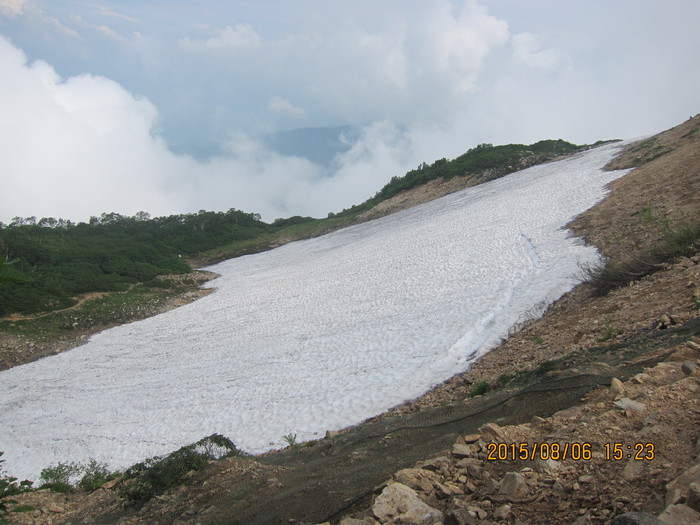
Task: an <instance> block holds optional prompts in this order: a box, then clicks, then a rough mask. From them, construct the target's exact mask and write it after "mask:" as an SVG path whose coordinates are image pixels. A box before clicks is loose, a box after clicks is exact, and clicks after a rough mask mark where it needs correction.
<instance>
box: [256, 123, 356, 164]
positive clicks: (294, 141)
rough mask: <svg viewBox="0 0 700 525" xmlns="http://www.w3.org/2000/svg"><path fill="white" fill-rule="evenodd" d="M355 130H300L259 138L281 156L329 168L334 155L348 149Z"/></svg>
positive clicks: (349, 127) (326, 128)
mask: <svg viewBox="0 0 700 525" xmlns="http://www.w3.org/2000/svg"><path fill="white" fill-rule="evenodd" d="M356 137H357V130H356V129H355V128H353V127H351V126H338V127H320V128H300V129H293V130H289V131H281V132H279V133H274V134H272V135H267V136H264V137H261V141H262V142H263V144H264V145H265V146H267V147H268V148H270V149H271V150H273V151H276V152H277V153H279V154H281V155H286V156H295V157H305V158H307V159H309V160H310V161H311V162H314V163H316V164H320V165H322V166H330V164H331V163H332V162H333V159H334V158H335V156H336V155H338V154H341V153H344V152H346V151H348V150H349V149H350V147H351V146H352V143H353V142H354V139H355V138H356Z"/></svg>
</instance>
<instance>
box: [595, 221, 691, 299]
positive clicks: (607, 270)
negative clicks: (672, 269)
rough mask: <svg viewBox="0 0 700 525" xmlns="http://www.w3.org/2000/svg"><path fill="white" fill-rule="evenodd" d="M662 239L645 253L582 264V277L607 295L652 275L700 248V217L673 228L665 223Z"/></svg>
mask: <svg viewBox="0 0 700 525" xmlns="http://www.w3.org/2000/svg"><path fill="white" fill-rule="evenodd" d="M664 229H665V232H664V237H663V239H662V241H660V242H659V243H658V244H657V245H656V246H654V247H652V248H650V249H649V250H648V251H647V252H646V253H645V254H643V255H640V256H637V257H632V258H629V259H627V260H625V261H623V262H618V263H615V262H612V261H606V262H605V263H603V264H599V265H595V266H590V267H586V268H582V277H583V279H584V280H585V281H586V282H588V283H589V284H590V285H591V286H592V287H593V291H594V292H595V294H596V295H599V296H604V295H607V294H608V293H610V292H611V291H613V290H615V289H617V288H621V287H622V286H627V285H628V284H630V283H632V282H634V281H638V280H640V279H642V278H643V277H646V276H647V275H651V274H653V273H655V272H657V271H658V270H660V269H662V268H663V265H664V263H668V262H670V261H673V260H674V259H677V258H678V257H682V256H688V255H692V254H694V253H696V252H697V251H698V249H700V221H697V222H696V223H692V224H686V225H683V226H681V227H679V228H677V229H672V228H670V227H668V225H665V228H664Z"/></svg>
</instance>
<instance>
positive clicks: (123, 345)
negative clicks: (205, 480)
mask: <svg viewBox="0 0 700 525" xmlns="http://www.w3.org/2000/svg"><path fill="white" fill-rule="evenodd" d="M618 148H619V146H614V145H613V146H606V147H601V148H597V149H594V150H591V151H589V152H586V153H584V154H580V155H577V156H575V157H572V158H569V159H566V160H562V161H559V162H553V163H549V164H545V165H542V166H536V167H533V168H530V169H528V170H524V171H521V172H518V173H514V174H511V175H509V176H507V177H504V178H502V179H498V180H494V181H491V182H489V183H487V184H483V185H481V186H477V187H474V188H470V189H467V190H464V191H461V192H458V193H455V194H452V195H449V196H447V197H443V198H441V199H438V200H436V201H433V202H430V203H426V204H424V205H421V206H418V207H415V208H412V209H409V210H405V211H403V212H400V213H397V214H394V215H391V216H388V217H385V218H383V219H379V220H375V221H372V222H368V223H365V224H361V225H357V226H353V227H351V228H347V229H345V230H342V231H338V232H335V233H332V234H329V235H325V236H323V237H319V238H316V239H310V240H307V241H301V242H295V243H292V244H288V245H285V246H283V247H280V248H278V249H276V250H272V251H270V252H266V253H262V254H257V255H250V256H245V257H240V258H237V259H232V260H229V261H226V262H223V263H221V264H219V265H217V266H214V267H212V268H210V269H211V270H213V271H216V272H218V273H220V274H221V277H220V278H219V279H217V280H216V281H214V282H213V283H210V286H213V287H216V289H217V290H216V292H215V293H213V294H211V295H208V296H207V297H204V298H202V299H200V300H198V301H196V302H194V303H192V304H189V305H186V306H183V307H181V308H178V309H176V310H172V311H170V312H167V313H165V314H162V315H159V316H157V317H153V318H150V319H146V320H143V321H140V322H136V323H132V324H128V325H124V326H120V327H117V328H113V329H111V330H107V331H105V332H102V333H100V334H97V335H95V336H93V337H92V338H91V339H90V341H89V342H88V343H87V344H85V345H83V346H81V347H79V348H76V349H73V350H71V351H69V352H65V353H63V354H59V355H55V356H52V357H48V358H46V359H42V360H40V361H37V362H34V363H29V364H26V365H23V366H19V367H16V368H13V369H10V370H7V371H4V372H1V373H0V405H1V408H0V450H2V451H4V452H5V456H4V457H3V459H6V463H5V467H6V470H7V471H8V472H10V473H12V474H13V475H16V476H19V477H22V478H24V477H28V478H30V479H36V478H37V477H38V474H39V472H40V471H41V469H42V468H44V467H46V466H47V465H50V464H56V463H57V462H59V461H87V460H88V459H90V458H94V459H96V460H97V461H100V462H105V463H107V464H108V465H109V467H111V468H124V467H127V466H129V465H131V464H133V463H136V462H139V461H143V460H144V459H146V458H148V457H152V456H156V455H162V454H166V453H168V452H171V451H173V450H175V449H177V448H179V447H181V446H183V445H186V444H189V443H194V442H196V441H197V440H199V439H201V438H202V437H203V436H206V435H209V434H212V433H220V434H223V435H224V436H227V437H229V438H231V440H233V442H234V443H235V444H236V446H237V447H239V448H241V449H243V450H245V451H247V452H251V453H258V452H263V451H265V450H268V449H270V448H275V447H281V446H283V445H284V442H283V436H285V435H289V434H290V433H294V434H296V435H297V436H298V439H299V441H303V440H307V439H314V438H315V437H317V436H318V435H323V433H324V432H325V431H326V430H328V429H338V428H342V427H345V426H348V425H352V424H356V423H358V422H361V421H363V420H364V419H366V418H368V417H371V416H374V415H377V414H379V413H381V412H382V411H385V410H387V409H388V408H390V407H392V406H395V405H396V404H398V403H401V402H402V401H405V400H407V399H411V398H415V397H416V396H419V395H420V394H422V393H424V392H425V391H426V390H428V389H429V388H430V387H431V386H432V385H435V384H437V383H440V382H442V381H444V380H445V379H447V378H448V377H450V376H452V375H454V374H455V373H458V372H461V371H463V370H465V369H466V368H468V366H469V364H470V363H471V362H472V361H473V360H474V359H476V358H477V357H479V356H480V355H482V354H483V353H484V352H486V351H488V350H489V349H490V348H492V347H493V346H494V345H495V344H496V343H498V342H499V340H500V339H502V338H503V337H505V336H506V335H507V334H508V331H509V330H510V329H511V328H512V327H513V326H516V325H517V324H519V323H522V322H523V321H525V320H526V319H528V318H531V317H533V316H536V315H540V314H541V313H542V311H543V310H544V308H545V307H546V306H547V305H548V304H550V303H551V302H552V301H554V300H555V299H557V298H558V297H559V296H561V295H562V294H563V293H564V292H566V291H568V290H569V289H571V288H572V287H573V286H574V285H575V284H576V282H577V279H576V276H577V275H578V274H579V268H580V265H585V264H590V263H592V262H594V261H595V260H596V259H597V257H598V255H597V252H596V251H595V249H594V248H592V247H587V246H584V245H583V244H582V243H581V242H579V241H577V240H576V239H572V238H570V237H569V235H568V234H567V232H566V231H565V230H563V227H564V226H565V225H566V224H567V223H568V222H569V221H570V220H571V219H572V218H573V217H575V216H576V215H578V214H580V213H582V212H583V211H585V210H586V209H588V208H590V207H591V206H592V205H593V204H595V203H596V202H598V201H599V200H600V199H602V198H603V197H604V195H605V185H606V184H607V183H608V182H610V181H612V180H613V179H615V178H617V177H619V176H621V175H622V174H623V173H624V172H619V171H618V172H605V171H602V170H601V167H602V166H604V165H605V164H606V163H607V162H608V161H609V160H610V159H611V158H612V156H613V155H614V153H615V152H616V151H617V149H618Z"/></svg>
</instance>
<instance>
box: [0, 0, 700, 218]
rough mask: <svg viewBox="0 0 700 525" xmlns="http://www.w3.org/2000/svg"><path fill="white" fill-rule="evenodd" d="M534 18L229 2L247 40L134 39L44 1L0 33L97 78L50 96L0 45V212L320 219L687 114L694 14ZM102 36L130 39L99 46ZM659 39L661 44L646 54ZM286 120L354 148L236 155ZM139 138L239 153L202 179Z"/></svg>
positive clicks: (169, 26) (441, 7)
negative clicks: (211, 212) (453, 170)
mask: <svg viewBox="0 0 700 525" xmlns="http://www.w3.org/2000/svg"><path fill="white" fill-rule="evenodd" d="M533 1H534V4H535V6H536V7H533V8H530V7H528V9H519V10H515V12H519V13H520V15H513V14H512V11H513V9H514V8H513V6H512V3H507V2H506V3H502V2H497V1H496V0H481V1H479V2H477V1H474V0H464V1H462V0H452V1H448V0H434V1H432V2H422V1H418V0H413V1H409V0H405V1H404V0H400V1H399V0H387V1H386V2H370V1H369V0H364V1H361V0H358V2H332V3H331V2H322V1H319V0H299V2H298V3H296V2H295V3H294V5H293V6H292V4H290V3H288V2H277V1H276V0H271V1H270V4H268V5H266V7H265V10H264V11H263V10H262V8H259V7H255V6H257V4H255V3H248V4H246V6H245V7H243V4H242V6H239V7H237V8H236V12H235V17H236V18H234V20H235V19H238V20H244V21H245V23H240V24H237V25H236V24H231V25H228V26H225V25H224V26H223V27H222V25H223V24H225V22H221V21H222V20H224V21H226V20H231V19H232V16H233V14H232V13H231V11H230V9H228V8H226V7H224V5H223V4H221V3H220V4H217V5H216V6H215V5H214V4H212V5H211V6H210V9H209V10H208V11H207V12H206V13H204V12H202V13H200V12H198V11H197V10H195V9H193V8H191V6H190V5H189V3H186V2H184V0H173V1H172V5H173V8H172V9H169V10H167V12H163V10H162V9H156V8H155V7H152V6H150V5H149V4H148V3H144V4H143V5H141V4H140V5H139V7H138V8H137V7H133V6H132V8H131V9H130V11H129V12H128V14H129V15H133V16H134V17H135V18H136V19H137V20H138V27H135V26H134V25H133V24H134V22H133V21H132V20H128V19H126V18H124V17H121V16H113V15H112V14H111V12H112V11H113V8H114V5H115V4H116V2H115V1H114V0H106V1H105V2H103V4H105V5H107V6H108V7H107V8H105V9H107V11H103V12H101V13H100V12H99V11H98V12H96V8H95V7H94V5H93V4H90V5H87V4H85V3H84V2H78V1H77V0H66V4H65V5H66V6H67V7H66V8H65V10H64V11H65V12H63V11H60V10H58V9H53V10H49V7H48V6H49V5H50V4H43V3H42V4H41V5H42V7H44V6H45V7H44V9H45V11H46V13H42V12H41V11H38V10H37V9H36V8H35V7H33V5H34V4H33V3H31V2H21V3H17V2H10V1H9V0H0V2H2V3H0V5H1V6H3V7H4V8H5V12H6V13H11V12H12V13H15V12H19V11H21V13H20V14H21V15H22V16H16V17H15V18H14V19H13V20H12V21H11V23H6V24H4V25H3V26H2V28H3V31H6V32H7V34H9V35H10V36H11V38H12V39H13V41H14V42H24V43H23V44H22V45H24V47H25V48H27V49H32V53H35V54H34V55H33V56H37V57H49V60H50V62H51V63H52V65H54V66H55V67H57V68H58V69H59V71H81V70H82V71H93V72H95V73H98V72H99V73H100V74H101V75H102V76H99V75H92V76H89V75H84V76H76V77H72V78H69V79H67V80H65V81H63V80H62V79H61V78H60V77H58V75H57V74H56V72H55V71H54V70H53V69H52V67H50V66H49V65H48V64H46V63H41V62H34V63H32V64H31V65H27V64H26V63H25V62H24V58H23V57H22V56H21V53H19V51H18V50H17V49H15V48H14V47H13V46H12V45H10V44H9V43H7V42H5V41H0V42H2V45H0V56H2V57H3V58H2V61H1V62H0V66H1V67H3V70H2V71H0V78H2V79H3V81H2V82H1V83H0V92H2V93H3V96H2V97H0V114H2V115H3V118H2V119H0V132H1V133H2V136H3V137H8V140H4V139H3V140H0V154H1V155H2V158H3V168H4V169H3V171H2V172H1V173H0V177H2V179H3V181H7V182H4V184H5V186H6V187H11V188H12V189H13V191H14V193H12V194H11V195H10V194H7V193H5V192H4V191H3V192H2V194H0V210H1V211H2V212H3V213H7V214H18V215H41V214H44V215H48V214H49V213H50V214H53V215H63V216H66V217H67V218H72V216H76V217H85V216H88V215H90V214H99V213H101V212H103V211H112V210H113V211H119V212H122V213H133V212H135V211H138V210H139V209H144V210H146V211H149V212H151V213H152V214H154V215H157V214H162V213H179V212H187V211H196V210H198V209H201V208H206V209H228V208H229V207H236V208H240V209H245V210H249V211H254V212H259V213H262V214H263V215H264V217H266V218H267V219H274V218H275V217H278V216H285V215H296V214H300V215H309V214H312V215H325V214H326V213H327V212H329V211H338V210H340V209H342V208H344V207H347V206H350V205H352V204H355V203H358V202H360V201H362V200H363V199H365V198H367V197H369V196H371V195H372V194H374V192H376V191H377V190H378V189H380V188H381V186H382V185H383V184H384V183H385V182H387V181H388V180H389V179H390V178H391V177H392V176H394V175H403V174H404V173H405V172H406V171H407V170H408V169H412V168H415V167H416V166H417V165H418V163H420V162H423V161H425V162H432V161H434V160H435V159H436V158H440V157H454V156H457V155H459V154H461V153H463V152H464V151H465V150H466V149H468V148H469V147H472V146H474V145H475V144H478V143H480V142H492V143H505V142H528V143H529V142H534V141H536V140H541V139H544V138H563V139H566V140H571V141H574V142H586V141H591V142H593V141H595V140H598V139H603V138H612V137H621V138H626V137H630V136H637V135H640V134H642V133H649V132H653V131H658V130H661V129H664V128H666V127H670V126H671V125H673V124H675V123H677V122H679V121H680V120H679V119H685V118H687V117H688V116H689V115H690V114H694V113H696V112H697V111H698V109H697V107H695V106H694V104H695V105H696V100H697V94H696V93H695V91H697V90H696V86H697V85H698V82H700V76H699V75H700V69H698V68H694V67H693V65H694V64H695V61H696V60H695V57H694V50H695V49H696V48H697V47H698V46H697V45H693V44H694V43H696V44H699V45H700V41H699V40H698V33H697V31H695V27H694V26H693V20H695V19H697V17H696V16H692V15H693V14H700V4H697V2H683V6H684V7H683V8H682V9H679V10H669V9H667V8H666V7H664V6H661V5H660V4H659V5H658V6H656V7H654V8H652V7H649V6H646V7H644V6H642V7H639V8H637V9H634V10H629V9H624V7H621V6H618V7H615V6H614V5H613V4H610V6H608V4H606V6H605V7H601V6H598V8H597V9H596V10H595V14H594V12H593V10H592V9H588V8H585V7H583V5H584V4H581V6H578V7H576V8H575V9H574V8H563V7H558V4H557V6H555V5H554V4H551V6H550V9H549V10H548V11H547V15H548V16H547V17H546V18H542V17H535V16H534V15H533V14H532V13H533V12H536V10H537V9H539V8H540V7H542V5H544V4H549V3H548V2H546V0H533ZM625 1H627V2H629V1H631V0H625ZM679 1H680V0H679ZM224 4H225V3H224ZM484 4H488V5H489V6H490V10H488V11H487V10H486V9H485V8H484V7H483V5H484ZM9 5H12V9H13V11H10V7H8V6H9ZM270 5H272V6H274V9H275V10H274V13H275V16H271V15H270V12H271V11H270V9H271V8H270ZM501 6H505V7H501ZM571 10H573V11H574V14H573V15H572V14H571V12H570V11H571ZM601 10H602V11H601ZM108 11H109V12H108ZM261 13H262V14H261ZM495 13H498V14H495ZM522 13H527V16H530V17H531V18H530V19H528V18H524V17H523V16H525V15H522ZM582 14H583V15H586V14H588V16H581V15H582ZM49 15H53V16H54V18H57V20H56V21H57V22H58V23H59V24H63V23H66V24H69V25H71V26H73V27H76V28H79V29H80V31H81V35H82V36H83V38H82V39H80V40H78V39H72V40H68V39H59V38H55V36H56V29H58V30H59V31H60V28H58V27H57V26H55V25H53V23H52V22H51V19H50V16H49ZM107 16H109V17H110V18H106V17H107ZM96 17H97V18H96ZM100 17H101V18H100ZM630 17H631V18H630ZM58 19H60V20H58ZM621 21H625V23H621ZM37 22H40V23H37ZM627 22H629V23H627ZM47 24H48V26H47ZM100 24H102V25H103V26H104V27H103V32H105V34H108V33H109V34H111V35H112V36H113V37H114V36H117V35H115V34H113V33H110V31H118V32H119V35H122V36H124V37H126V41H119V40H117V39H116V38H112V39H106V38H99V37H98V36H97V35H96V33H95V31H94V28H95V27H97V26H98V25H100ZM214 24H220V25H219V26H215V25H214ZM88 26H89V30H88ZM47 27H50V30H47ZM213 27H218V29H212V28H213ZM13 28H19V29H18V30H17V31H15V32H14V33H13V32H12V29H13ZM66 28H67V29H68V30H69V32H68V33H67V34H70V28H68V27H67V26H66ZM253 28H255V29H253ZM516 28H517V29H516ZM135 30H138V32H136V31H135ZM73 33H74V34H77V33H75V31H73ZM657 33H659V34H671V33H673V34H674V35H675V38H651V36H650V35H656V34H657ZM593 34H594V35H595V38H591V35H593ZM26 35H32V37H33V39H29V37H27V36H26ZM261 35H264V38H262V37H261ZM27 42H31V45H30V44H29V43H27ZM42 46H43V47H42ZM183 50H185V51H187V52H183ZM12 56H14V58H11V57H12ZM18 57H19V58H18ZM173 64H177V67H173ZM98 68H99V69H98ZM106 77H109V78H114V79H116V80H118V81H119V83H116V82H111V81H109V80H107V78H106ZM678 78H683V82H678V80H677V79H678ZM122 86H129V88H130V89H131V90H133V92H138V93H147V94H148V97H149V99H150V100H151V101H152V103H151V102H148V101H147V100H145V99H142V98H139V97H136V96H134V95H133V94H132V93H130V92H128V91H127V90H126V89H124V88H123V87H122ZM155 106H157V107H158V111H156V109H155ZM294 119H297V120H294ZM302 119H303V120H302ZM300 122H303V123H304V124H305V125H308V126H324V125H328V126H337V125H341V124H353V125H355V126H356V127H358V128H360V129H361V132H360V137H359V139H358V141H357V142H356V143H354V144H351V146H352V147H351V148H350V150H349V151H348V152H346V153H345V154H344V155H341V156H339V157H337V158H336V159H335V164H334V169H333V171H332V172H331V171H329V170H327V169H325V168H324V169H322V168H321V167H319V166H315V165H313V164H312V163H310V162H308V161H306V160H305V159H301V158H288V157H283V156H280V155H276V154H275V153H273V152H271V151H268V150H266V149H265V148H264V147H262V146H261V145H260V144H257V143H256V142H255V141H251V140H248V139H246V138H245V137H249V136H259V135H262V134H264V133H269V132H274V131H278V130H280V129H289V127H290V124H295V123H296V124H297V125H299V124H298V123H300ZM154 130H163V133H164V135H163V136H164V137H168V140H170V141H171V143H172V144H173V145H174V146H173V147H176V148H177V150H178V151H197V153H198V154H199V155H200V156H201V157H202V158H209V157H211V155H213V153H212V152H213V151H218V150H220V148H221V143H222V142H224V141H226V140H228V138H230V137H232V136H233V137H237V139H236V141H235V143H233V144H232V145H231V146H230V147H229V148H228V149H226V153H225V154H222V155H221V156H220V157H218V158H214V159H211V160H209V161H207V162H199V161H195V160H194V159H192V158H190V157H186V156H178V155H175V154H173V153H172V152H171V151H169V150H168V148H167V146H166V144H165V142H164V140H163V139H162V137H160V136H159V135H158V134H157V133H156V131H154ZM200 140H201V142H198V141H200ZM353 140H354V138H353ZM188 141H190V142H188ZM217 141H218V143H217ZM183 144H184V146H183ZM188 144H190V145H191V144H194V146H191V147H188ZM201 144H204V146H202V147H201V149H199V150H198V149H197V148H198V147H199V146H200V145H201ZM211 144H214V146H213V147H210V145H211ZM207 148H208V149H207ZM201 151H204V153H200V152H201ZM42 188H46V191H44V190H43V189H42ZM66 188H70V190H69V191H68V190H66V191H63V190H65V189H66ZM134 188H136V189H134ZM59 204H60V205H59ZM10 210H16V211H10ZM66 210H67V211H66ZM71 214H75V215H71ZM69 215H71V216H70V217H69ZM0 219H1V220H6V216H5V217H2V218H0Z"/></svg>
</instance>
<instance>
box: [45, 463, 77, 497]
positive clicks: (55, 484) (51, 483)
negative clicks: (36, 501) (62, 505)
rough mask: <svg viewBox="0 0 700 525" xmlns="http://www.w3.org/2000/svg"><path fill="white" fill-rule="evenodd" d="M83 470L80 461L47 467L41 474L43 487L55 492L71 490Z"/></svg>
mask: <svg viewBox="0 0 700 525" xmlns="http://www.w3.org/2000/svg"><path fill="white" fill-rule="evenodd" d="M81 470H82V469H81V466H80V465H79V464H78V463H58V464H57V465H54V466H51V467H46V468H45V469H43V470H42V471H41V475H40V476H39V481H40V483H41V488H47V489H51V490H53V491H54V492H70V491H72V490H73V486H74V481H75V480H76V478H77V477H78V476H79V475H80V472H81Z"/></svg>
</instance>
